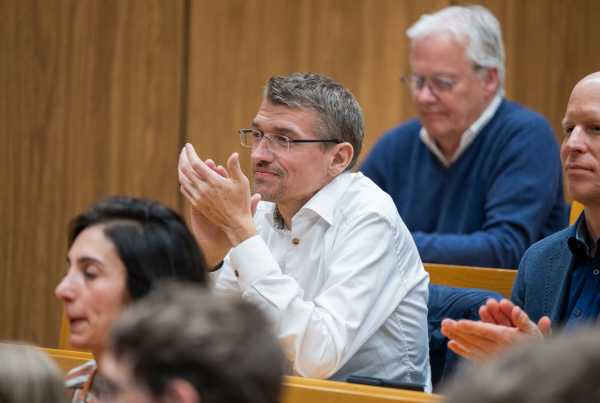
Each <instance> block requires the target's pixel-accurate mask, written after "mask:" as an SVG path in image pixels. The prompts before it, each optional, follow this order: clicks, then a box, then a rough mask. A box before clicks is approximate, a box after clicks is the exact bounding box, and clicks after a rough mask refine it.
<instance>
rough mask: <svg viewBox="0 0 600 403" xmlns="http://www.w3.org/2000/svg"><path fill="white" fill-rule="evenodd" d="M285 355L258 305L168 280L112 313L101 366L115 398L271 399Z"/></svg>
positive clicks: (263, 402) (205, 402)
mask: <svg viewBox="0 0 600 403" xmlns="http://www.w3.org/2000/svg"><path fill="white" fill-rule="evenodd" d="M283 359H284V358H283V353H282V351H281V349H280V347H279V345H278V343H277V340H276V338H275V336H274V334H273V332H272V329H271V327H270V325H269V323H268V322H267V320H266V318H265V317H264V315H263V314H262V312H260V311H259V309H258V308H257V307H255V306H254V305H252V304H250V303H248V302H245V301H243V300H241V299H237V298H229V297H226V296H222V295H211V294H210V293H208V292H205V291H204V290H202V289H201V288H199V287H196V286H192V285H183V284H176V283H169V284H165V285H163V286H161V287H159V288H158V289H157V290H156V291H153V292H152V293H150V295H149V296H148V297H146V298H144V299H143V300H141V301H139V302H137V303H135V304H133V305H132V306H131V307H130V308H128V309H127V310H126V311H125V312H124V314H123V316H122V317H121V318H120V319H119V320H118V321H117V323H116V324H115V326H114V328H113V330H112V332H111V337H110V344H109V349H108V352H107V354H105V355H104V357H103V359H102V374H103V376H104V378H105V379H106V380H107V383H108V385H109V388H108V389H109V390H111V393H110V394H111V402H115V403H137V402H147V403H152V402H157V403H158V402H178V403H197V402H202V403H275V402H277V401H279V393H280V389H281V382H282V374H283Z"/></svg>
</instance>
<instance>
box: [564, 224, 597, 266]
mask: <svg viewBox="0 0 600 403" xmlns="http://www.w3.org/2000/svg"><path fill="white" fill-rule="evenodd" d="M593 242H594V240H593V239H592V238H591V237H590V234H589V232H588V230H587V226H586V224H585V214H581V215H580V216H579V218H578V219H577V221H576V222H575V234H574V236H571V237H570V238H569V239H568V241H567V243H568V245H569V249H570V250H571V253H572V254H573V256H575V257H579V258H593V256H592V255H591V251H592V249H593ZM596 250H598V248H596Z"/></svg>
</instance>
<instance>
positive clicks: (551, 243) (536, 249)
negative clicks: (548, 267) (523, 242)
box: [523, 226, 573, 260]
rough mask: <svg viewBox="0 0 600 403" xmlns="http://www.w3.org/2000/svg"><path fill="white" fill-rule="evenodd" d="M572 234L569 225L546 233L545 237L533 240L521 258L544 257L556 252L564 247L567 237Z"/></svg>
mask: <svg viewBox="0 0 600 403" xmlns="http://www.w3.org/2000/svg"><path fill="white" fill-rule="evenodd" d="M572 235H573V228H572V227H571V226H569V227H567V228H565V229H563V230H560V231H558V232H555V233H554V234H551V235H548V236H547V237H545V238H543V239H541V240H539V241H537V242H535V243H534V244H533V245H531V246H530V247H529V248H528V249H527V250H526V251H525V255H524V257H523V260H528V259H538V258H540V257H541V258H545V257H547V256H548V254H549V253H552V254H554V253H556V252H557V251H558V250H559V249H560V248H566V247H568V246H567V239H568V238H569V237H570V236H572Z"/></svg>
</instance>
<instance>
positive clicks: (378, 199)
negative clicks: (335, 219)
mask: <svg viewBox="0 0 600 403" xmlns="http://www.w3.org/2000/svg"><path fill="white" fill-rule="evenodd" d="M337 204H338V206H339V207H340V212H341V213H343V214H344V215H352V216H357V215H366V214H375V215H379V216H381V217H384V218H386V219H388V220H395V219H396V217H398V210H397V209H396V205H395V204H394V201H393V200H392V198H391V197H390V195H389V194H387V193H386V192H384V191H383V190H382V189H381V188H380V187H379V186H377V185H376V184H375V182H373V181H372V180H371V179H370V178H368V177H366V176H365V175H363V174H362V173H361V172H356V173H352V174H351V180H350V182H349V184H348V187H347V188H346V190H345V192H344V193H343V194H342V195H341V196H340V199H339V200H338V201H337Z"/></svg>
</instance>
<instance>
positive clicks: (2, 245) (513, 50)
mask: <svg viewBox="0 0 600 403" xmlns="http://www.w3.org/2000/svg"><path fill="white" fill-rule="evenodd" d="M454 3H457V2H456V1H450V0H219V1H213V0H52V1H45V0H0V57H1V58H0V60H1V62H0V88H1V89H2V97H1V98H0V135H1V136H2V137H1V138H2V140H3V141H2V142H1V144H2V146H0V150H1V151H0V161H1V162H0V163H1V165H0V168H1V170H0V179H1V181H2V182H1V183H2V185H3V186H2V189H3V191H2V192H1V196H0V203H1V205H0V224H1V227H2V232H0V264H1V265H2V266H0V339H6V338H10V339H23V340H29V341H32V342H34V343H38V344H41V345H45V346H52V345H55V344H56V341H57V337H58V327H59V318H60V309H61V308H60V304H59V303H58V302H57V301H55V299H54V297H53V289H54V287H55V285H56V283H57V281H58V279H59V278H60V275H61V273H62V272H63V271H64V268H65V264H64V259H65V254H66V248H67V247H66V237H65V228H66V224H67V222H68V220H69V218H71V217H72V216H73V215H74V214H76V213H77V212H79V211H81V210H82V209H83V208H85V206H87V205H89V204H90V203H92V202H93V201H96V200H98V199H99V198H101V197H103V196H105V195H108V194H115V193H122V194H129V195H137V196H146V197H152V198H155V199H158V200H161V201H163V202H165V203H167V204H168V205H170V206H173V207H176V208H178V209H180V210H182V209H183V207H182V206H184V204H185V203H183V200H182V198H181V197H180V196H179V194H178V190H177V183H176V172H175V168H176V159H177V154H178V150H179V148H180V147H181V146H182V145H183V143H184V142H186V141H190V142H192V143H194V144H195V145H196V146H197V148H198V149H199V152H200V154H201V155H202V156H203V157H209V156H210V157H213V158H215V159H217V160H218V161H219V162H224V161H225V159H226V158H227V156H228V155H229V154H230V153H231V152H232V151H240V148H239V146H238V144H239V140H238V137H237V134H236V131H237V129H238V128H240V127H243V126H246V125H248V124H249V122H250V121H251V119H252V118H253V116H254V114H255V113H256V110H257V107H258V104H259V102H260V95H261V91H262V86H263V85H264V82H265V81H266V80H267V78H268V77H269V76H271V75H273V74H283V73H289V72H292V71H315V72H320V73H324V74H327V75H330V76H332V77H333V78H335V79H336V80H338V81H339V82H341V83H342V84H344V85H345V86H347V87H348V88H350V89H351V90H352V91H353V93H354V94H355V95H356V97H357V98H358V100H359V102H360V103H361V105H362V106H363V110H364V115H365V123H366V135H367V137H366V141H365V150H363V154H362V155H363V156H364V155H365V154H366V152H367V151H368V149H369V148H370V146H371V145H372V144H373V143H374V141H376V139H377V137H378V136H379V135H380V134H381V133H382V132H383V131H384V130H386V129H388V128H390V127H392V126H394V125H396V124H397V123H398V122H400V121H402V120H404V119H406V118H408V117H410V116H411V115H412V113H413V109H412V106H411V104H410V99H409V97H408V94H407V93H406V91H404V89H403V88H402V86H401V84H400V81H399V77H400V76H401V75H402V74H405V73H407V72H408V64H407V57H406V55H407V46H408V43H407V41H406V39H405V36H404V31H405V30H406V28H408V26H410V24H412V23H413V22H414V21H415V20H416V19H417V17H418V16H419V15H420V14H422V13H423V12H430V11H433V10H436V9H438V8H440V7H443V6H445V5H449V4H454ZM479 3H482V4H485V5H486V6H488V7H489V8H490V9H491V10H492V11H493V12H494V13H495V14H496V15H497V16H498V18H499V20H500V22H501V23H502V25H503V29H504V37H505V42H506V50H507V94H508V96H509V97H510V98H512V99H515V100H517V101H519V102H522V103H524V104H526V105H528V106H529V107H531V108H533V109H536V110H538V111H540V112H541V113H543V114H544V115H546V116H547V118H548V119H549V120H550V122H551V123H552V125H553V126H554V127H555V128H556V129H558V127H559V122H560V120H561V118H562V114H563V112H564V107H565V105H566V102H567V98H568V94H569V92H570V90H571V88H572V86H573V84H574V83H575V82H576V81H577V80H578V79H579V78H581V77H582V76H583V75H584V74H586V73H589V72H591V71H594V70H598V69H600V52H598V51H597V44H596V43H595V42H596V39H597V38H600V25H599V24H597V22H596V21H598V20H599V19H600V2H597V1H595V0H573V1H566V0H564V1H563V0H484V1H480V2H479ZM242 157H243V158H242V160H243V162H244V165H245V166H246V167H248V157H247V153H243V154H242Z"/></svg>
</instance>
